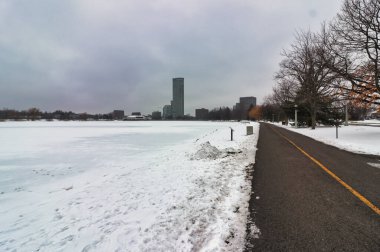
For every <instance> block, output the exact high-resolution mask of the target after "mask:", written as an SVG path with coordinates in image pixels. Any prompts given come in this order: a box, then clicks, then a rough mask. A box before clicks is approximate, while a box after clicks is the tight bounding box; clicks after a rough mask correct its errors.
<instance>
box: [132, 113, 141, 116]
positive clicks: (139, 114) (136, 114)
mask: <svg viewBox="0 0 380 252" xmlns="http://www.w3.org/2000/svg"><path fill="white" fill-rule="evenodd" d="M132 115H133V116H141V113H140V112H132Z"/></svg>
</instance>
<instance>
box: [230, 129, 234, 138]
mask: <svg viewBox="0 0 380 252" xmlns="http://www.w3.org/2000/svg"><path fill="white" fill-rule="evenodd" d="M230 129H231V141H233V140H234V129H233V128H231V127H230Z"/></svg>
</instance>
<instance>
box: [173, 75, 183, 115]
mask: <svg viewBox="0 0 380 252" xmlns="http://www.w3.org/2000/svg"><path fill="white" fill-rule="evenodd" d="M184 81H185V79H184V78H173V103H172V113H173V118H178V117H183V116H184V115H185V112H184V108H185V99H184Z"/></svg>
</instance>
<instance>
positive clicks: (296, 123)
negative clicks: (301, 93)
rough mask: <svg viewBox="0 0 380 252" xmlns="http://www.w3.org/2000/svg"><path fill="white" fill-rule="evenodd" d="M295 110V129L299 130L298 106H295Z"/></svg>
mask: <svg viewBox="0 0 380 252" xmlns="http://www.w3.org/2000/svg"><path fill="white" fill-rule="evenodd" d="M294 108H295V110H294V127H296V128H298V120H297V112H298V110H297V108H298V105H297V104H295V105H294Z"/></svg>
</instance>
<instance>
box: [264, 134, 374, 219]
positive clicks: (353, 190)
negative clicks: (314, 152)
mask: <svg viewBox="0 0 380 252" xmlns="http://www.w3.org/2000/svg"><path fill="white" fill-rule="evenodd" d="M270 128H271V129H272V130H273V131H274V132H276V133H277V134H278V135H280V136H281V137H283V138H284V139H285V140H287V141H288V142H289V143H290V144H292V145H293V146H294V147H296V148H297V149H298V150H299V151H300V152H301V153H302V154H304V155H305V156H306V157H308V158H309V159H310V160H312V161H313V162H314V163H316V164H317V165H318V166H319V167H320V168H322V170H324V171H325V172H326V173H327V174H329V175H330V176H331V177H333V178H334V179H335V180H336V181H338V182H339V183H340V184H341V185H342V186H344V187H345V188H346V189H347V190H349V191H350V192H351V193H352V194H353V195H355V196H356V197H357V198H358V199H359V200H361V201H362V202H363V203H364V204H366V205H367V206H368V207H369V208H371V209H372V210H373V211H374V212H375V213H377V214H378V215H380V209H379V208H378V207H376V206H375V205H374V204H372V203H371V202H370V201H369V200H368V199H366V198H365V197H364V196H363V195H361V194H360V193H359V192H357V191H356V190H355V189H354V188H352V187H351V186H349V185H348V184H347V183H346V182H344V181H343V180H341V179H340V178H339V177H338V176H337V175H335V173H333V172H332V171H330V170H329V169H328V168H327V167H326V166H324V165H323V164H322V163H321V162H319V161H318V160H317V159H315V158H314V157H312V156H311V155H310V154H308V153H307V152H306V151H304V150H303V149H302V148H301V147H299V146H298V145H296V144H295V143H294V142H293V141H292V140H290V139H289V138H287V137H286V136H284V135H283V134H281V133H280V132H279V131H277V130H276V129H274V128H273V127H270Z"/></svg>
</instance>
